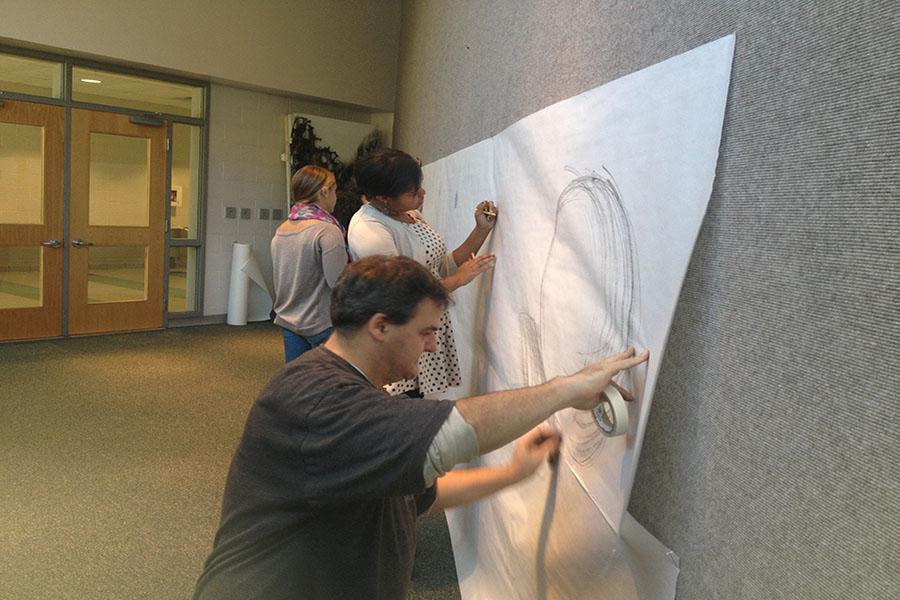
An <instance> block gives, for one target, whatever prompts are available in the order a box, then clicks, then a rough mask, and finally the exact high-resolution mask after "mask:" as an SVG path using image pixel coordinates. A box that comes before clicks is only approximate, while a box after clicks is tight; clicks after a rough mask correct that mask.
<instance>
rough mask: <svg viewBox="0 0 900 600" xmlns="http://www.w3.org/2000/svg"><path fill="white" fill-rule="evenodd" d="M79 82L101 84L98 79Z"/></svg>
mask: <svg viewBox="0 0 900 600" xmlns="http://www.w3.org/2000/svg"><path fill="white" fill-rule="evenodd" d="M81 81H83V82H84V83H103V82H102V81H100V80H99V79H82V80H81Z"/></svg>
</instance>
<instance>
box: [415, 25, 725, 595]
mask: <svg viewBox="0 0 900 600" xmlns="http://www.w3.org/2000/svg"><path fill="white" fill-rule="evenodd" d="M733 49H734V36H729V37H726V38H722V39H720V40H717V41H715V42H712V43H709V44H707V45H705V46H702V47H700V48H697V49H695V50H692V51H690V52H687V53H685V54H682V55H679V56H676V57H674V58H672V59H669V60H667V61H664V62H662V63H659V64H657V65H654V66H652V67H649V68H646V69H644V70H642V71H639V72H637V73H633V74H631V75H628V76H626V77H623V78H621V79H618V80H616V81H613V82H611V83H609V84H606V85H604V86H601V87H599V88H596V89H594V90H591V91H589V92H586V93H584V94H581V95H579V96H576V97H574V98H571V99H569V100H565V101H563V102H560V103H557V104H555V105H553V106H550V107H548V108H546V109H544V110H541V111H539V112H537V113H535V114H533V115H530V116H528V117H526V118H524V119H522V120H520V121H519V122H517V123H515V124H513V125H512V126H510V127H509V128H507V129H506V130H505V131H503V132H501V133H500V134H498V135H497V136H495V137H493V138H491V139H489V140H485V141H484V142H481V143H479V144H476V145H475V146H472V147H470V148H467V149H465V150H463V151H461V152H458V153H456V154H454V155H451V156H449V157H447V158H444V159H441V160H440V161H437V162H435V163H432V164H431V165H428V166H427V167H426V168H425V173H426V179H425V185H426V188H427V190H428V196H427V199H426V205H425V214H426V217H427V218H428V219H429V221H430V222H431V223H432V224H433V225H434V226H435V227H436V228H437V229H438V231H441V232H442V233H443V234H444V235H445V237H446V238H447V241H448V244H450V245H451V246H454V245H455V244H458V243H459V242H460V241H462V239H463V238H464V237H465V235H466V234H467V233H468V232H469V231H470V229H471V227H472V210H473V208H474V206H475V204H476V203H477V202H478V201H480V200H483V199H488V198H494V199H495V200H496V202H497V204H498V206H499V211H500V214H499V218H498V223H497V226H496V228H495V230H494V233H493V234H492V237H491V240H490V248H489V249H490V250H491V251H493V252H496V253H497V266H496V268H495V269H494V273H493V277H492V278H491V279H490V280H488V279H487V278H482V279H483V280H482V281H479V282H478V284H477V285H476V284H473V285H471V286H468V287H466V288H463V289H462V290H458V291H457V292H455V304H454V306H453V307H452V308H451V311H452V317H453V321H454V324H455V329H456V333H457V346H458V350H459V354H460V360H461V363H462V365H461V368H462V370H463V380H464V384H463V387H462V389H461V390H460V395H468V394H470V393H472V392H474V391H490V390H496V389H508V388H512V387H517V386H522V385H531V384H535V383H540V382H541V381H544V380H546V379H549V378H551V377H554V376H557V375H563V374H568V373H572V372H574V371H576V370H578V369H580V368H581V367H582V366H583V365H584V364H585V363H587V362H589V361H592V360H596V359H598V358H602V357H604V356H606V355H609V354H611V353H613V352H616V351H619V350H621V349H623V348H625V347H626V346H628V345H634V346H636V347H637V348H638V349H643V348H649V349H650V351H651V359H650V361H649V363H648V364H647V365H646V367H644V368H641V369H635V370H633V372H632V373H629V374H628V375H626V376H625V377H624V378H623V379H622V380H621V381H620V383H622V384H623V385H625V386H626V387H628V388H630V389H632V390H633V391H634V393H635V396H636V401H635V402H634V403H632V405H631V406H630V412H629V417H630V418H629V421H630V428H629V431H628V434H627V435H624V436H621V437H614V438H608V437H605V436H603V435H602V433H601V432H600V430H599V427H598V426H597V423H596V421H595V420H594V415H593V414H592V413H591V412H585V411H574V410H567V411H562V412H560V413H557V415H555V416H554V417H553V419H554V420H555V421H556V423H557V424H558V425H559V426H560V428H561V429H562V431H563V440H564V441H563V452H562V455H561V460H560V463H559V465H558V466H557V467H556V468H555V469H549V468H547V469H543V470H542V471H541V472H539V473H538V474H537V475H536V476H535V477H534V478H533V479H532V480H529V481H528V482H525V483H522V484H520V485H518V486H516V487H515V488H513V489H509V490H504V491H503V492H502V493H500V494H498V495H496V496H494V497H492V498H490V499H488V500H486V501H484V502H481V503H479V504H478V505H476V506H474V507H471V508H468V509H464V510H457V511H453V512H452V513H450V515H449V521H450V525H451V536H452V539H453V545H454V553H455V556H456V560H457V569H458V574H459V577H460V587H461V590H462V592H463V597H464V598H467V599H472V598H571V599H576V598H578V599H581V598H671V597H673V596H674V589H675V579H676V577H677V560H676V559H674V558H673V556H672V555H671V554H670V553H669V552H668V551H667V550H666V549H665V548H664V547H663V546H662V545H660V544H658V543H656V544H655V545H654V544H653V543H650V541H654V542H655V540H652V536H649V534H647V533H646V532H644V531H643V530H642V529H641V528H640V526H639V525H637V524H636V523H634V521H633V519H631V518H630V517H629V516H628V515H627V513H626V512H625V508H626V507H627V504H628V497H629V494H630V491H631V486H632V483H633V481H634V474H635V470H636V467H637V459H638V455H639V451H640V447H641V442H642V439H643V436H644V431H645V429H646V424H647V419H648V415H649V409H650V403H651V397H652V391H653V388H654V386H655V383H656V378H657V375H658V373H659V367H660V359H661V358H662V356H663V351H664V348H665V342H666V337H667V335H668V332H669V328H670V325H671V321H672V317H673V315H674V310H675V304H676V302H677V298H678V294H679V290H680V288H681V285H682V281H683V279H684V274H685V272H686V270H687V266H688V262H689V260H690V256H691V252H692V249H693V246H694V242H695V240H696V237H697V234H698V232H699V228H700V224H701V222H702V220H703V215H704V213H705V211H706V205H707V203H708V200H709V196H710V193H711V191H712V184H713V180H714V177H715V168H716V162H717V158H718V150H719V141H720V137H721V130H722V122H723V118H724V111H725V101H726V97H727V92H728V82H729V78H730V72H731V59H732V55H733ZM470 288H471V289H470ZM510 454H511V447H507V448H503V449H500V450H498V451H496V452H494V453H492V454H490V455H488V456H485V457H483V458H482V459H481V462H482V463H483V464H488V465H494V464H501V463H504V462H506V461H507V460H508V459H509V457H510ZM651 574H653V575H654V577H655V578H654V577H650V575H651Z"/></svg>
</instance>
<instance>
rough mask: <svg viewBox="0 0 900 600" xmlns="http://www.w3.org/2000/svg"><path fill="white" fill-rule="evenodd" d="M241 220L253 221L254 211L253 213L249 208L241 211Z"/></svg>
mask: <svg viewBox="0 0 900 600" xmlns="http://www.w3.org/2000/svg"><path fill="white" fill-rule="evenodd" d="M241 218H242V219H252V218H253V211H251V210H250V209H249V208H242V209H241Z"/></svg>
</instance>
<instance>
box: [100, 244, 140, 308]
mask: <svg viewBox="0 0 900 600" xmlns="http://www.w3.org/2000/svg"><path fill="white" fill-rule="evenodd" d="M88 252H89V255H88V304H103V303H106V302H136V301H142V300H146V299H147V249H146V248H145V247H144V246H92V247H90V248H88Z"/></svg>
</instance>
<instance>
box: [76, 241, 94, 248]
mask: <svg viewBox="0 0 900 600" xmlns="http://www.w3.org/2000/svg"><path fill="white" fill-rule="evenodd" d="M72 245H73V246H75V247H76V248H84V247H85V246H93V245H94V242H86V241H84V240H72Z"/></svg>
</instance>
